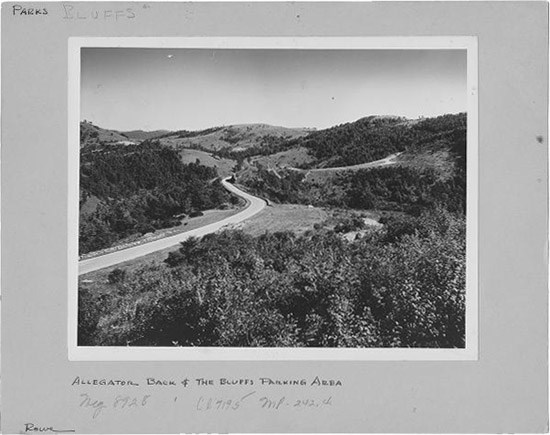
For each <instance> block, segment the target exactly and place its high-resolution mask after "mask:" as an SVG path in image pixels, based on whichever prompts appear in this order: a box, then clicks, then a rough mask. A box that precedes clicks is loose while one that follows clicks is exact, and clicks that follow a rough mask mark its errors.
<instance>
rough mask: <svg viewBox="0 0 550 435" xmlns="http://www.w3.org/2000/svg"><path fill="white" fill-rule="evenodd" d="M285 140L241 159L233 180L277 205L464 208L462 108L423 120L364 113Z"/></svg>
mask: <svg viewBox="0 0 550 435" xmlns="http://www.w3.org/2000/svg"><path fill="white" fill-rule="evenodd" d="M286 146H287V147H288V149H287V150H285V151H282V152H278V153H275V154H271V155H267V156H263V155H262V156H254V157H251V158H248V159H246V160H245V161H244V162H243V163H242V164H241V167H242V169H241V171H240V172H239V173H238V174H237V175H238V176H237V181H238V182H239V183H241V184H243V185H244V186H246V187H248V188H249V189H251V191H253V192H256V193H257V194H260V195H264V196H265V197H267V198H269V199H271V200H273V201H276V202H281V203H300V204H313V205H318V206H330V207H334V206H336V207H350V208H357V209H365V210H369V209H380V210H390V211H400V212H402V211H405V212H413V211H414V210H418V209H422V208H431V207H435V206H437V205H440V206H443V207H444V208H447V209H448V210H450V211H452V212H460V211H463V210H464V207H465V189H466V173H465V172H466V171H465V164H466V115H465V114H457V115H444V116H440V117H436V118H427V119H420V120H406V119H404V118H398V117H367V118H362V119H360V120H358V121H356V122H352V123H347V124H342V125H339V126H336V127H333V128H330V129H326V130H320V131H316V132H312V133H311V134H309V135H307V136H305V137H300V138H297V139H293V140H289V141H288V143H287V144H286ZM304 150H306V151H304Z"/></svg>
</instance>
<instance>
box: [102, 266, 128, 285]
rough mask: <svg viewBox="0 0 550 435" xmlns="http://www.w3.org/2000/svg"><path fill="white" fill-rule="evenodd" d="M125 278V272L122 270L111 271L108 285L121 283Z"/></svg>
mask: <svg viewBox="0 0 550 435" xmlns="http://www.w3.org/2000/svg"><path fill="white" fill-rule="evenodd" d="M125 278H126V270H124V269H118V268H117V269H113V271H112V272H111V273H109V275H108V277H107V279H108V281H109V284H118V283H119V282H123V281H124V279H125Z"/></svg>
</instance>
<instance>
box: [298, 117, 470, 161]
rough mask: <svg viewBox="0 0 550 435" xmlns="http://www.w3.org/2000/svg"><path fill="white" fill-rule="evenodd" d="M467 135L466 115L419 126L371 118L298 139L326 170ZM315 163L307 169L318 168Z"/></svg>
mask: <svg viewBox="0 0 550 435" xmlns="http://www.w3.org/2000/svg"><path fill="white" fill-rule="evenodd" d="M465 134H466V114H465V113H461V114H458V115H443V116H439V117H436V118H426V119H423V120H420V121H418V122H411V121H407V120H406V119H404V118H397V117H388V118H384V117H375V116H370V117H367V118H363V119H360V120H358V121H355V122H352V123H347V124H342V125H338V126H336V127H332V128H329V129H326V130H320V131H316V132H313V133H310V134H309V135H308V136H305V137H303V138H298V139H294V140H293V141H292V145H293V146H304V147H307V148H309V149H310V152H311V153H312V154H313V155H314V156H315V158H316V159H317V160H318V161H322V162H323V166H326V167H339V166H351V165H356V164H359V163H366V162H372V161H375V160H379V159H383V158H385V157H387V156H388V155H390V154H394V153H397V152H403V151H409V150H414V149H417V148H419V147H421V146H422V145H424V144H427V143H432V142H434V141H436V140H439V139H445V138H452V140H451V142H453V141H454V139H455V138H456V137H457V136H458V137H460V136H464V138H465ZM317 165H318V163H311V164H309V165H307V167H315V166H317Z"/></svg>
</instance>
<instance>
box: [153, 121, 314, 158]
mask: <svg viewBox="0 0 550 435" xmlns="http://www.w3.org/2000/svg"><path fill="white" fill-rule="evenodd" d="M311 131H312V129H308V128H286V127H277V126H273V125H267V124H241V125H230V126H225V127H213V128H209V129H207V130H202V131H186V130H182V131H178V132H174V133H172V134H169V135H166V136H164V137H162V138H160V141H161V143H162V144H164V145H168V146H171V147H177V148H197V149H201V150H204V151H220V150H229V151H233V152H240V151H244V150H247V149H249V148H252V147H261V146H262V145H269V144H271V143H273V142H274V141H288V140H291V139H296V138H299V137H303V136H307V135H308V134H310V133H311Z"/></svg>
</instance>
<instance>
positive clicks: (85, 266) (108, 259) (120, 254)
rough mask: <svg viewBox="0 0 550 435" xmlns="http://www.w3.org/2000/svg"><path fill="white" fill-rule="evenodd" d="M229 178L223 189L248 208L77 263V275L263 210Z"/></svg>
mask: <svg viewBox="0 0 550 435" xmlns="http://www.w3.org/2000/svg"><path fill="white" fill-rule="evenodd" d="M229 178H230V177H227V178H225V179H223V180H222V185H223V187H225V188H226V189H227V190H229V191H230V192H232V193H234V194H235V195H238V196H240V197H241V198H244V199H245V200H246V201H247V202H248V206H247V207H246V208H245V209H244V210H242V211H241V212H239V213H237V214H234V215H233V216H229V217H227V218H225V219H222V220H220V221H218V222H214V223H212V224H208V225H205V226H203V227H200V228H195V229H194V230H190V231H186V232H184V233H179V234H176V235H175V236H170V237H165V238H163V239H158V240H153V241H152V242H149V243H144V244H143V245H138V246H133V247H131V248H126V249H121V250H120V251H116V252H112V253H109V254H105V255H100V256H99V257H93V258H88V259H86V260H82V261H79V263H78V274H79V275H83V274H85V273H88V272H93V271H95V270H99V269H104V268H106V267H110V266H114V265H116V264H119V263H123V262H125V261H128V260H133V259H134V258H139V257H143V256H144V255H147V254H151V253H152V252H156V251H160V250H162V249H166V248H169V247H171V246H175V245H177V244H179V243H180V242H183V241H184V240H187V239H188V238H190V237H202V236H205V235H206V234H210V233H213V232H216V231H218V230H219V229H220V228H222V227H223V226H225V225H228V224H236V223H239V222H242V221H244V220H245V219H248V218H250V217H252V216H254V215H255V214H257V213H259V212H260V211H262V210H263V208H264V207H265V206H266V202H265V201H264V200H263V199H261V198H257V197H255V196H252V195H250V194H248V193H246V192H243V191H242V190H240V189H238V188H237V187H235V186H234V185H233V184H231V183H229V182H228V180H229Z"/></svg>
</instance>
